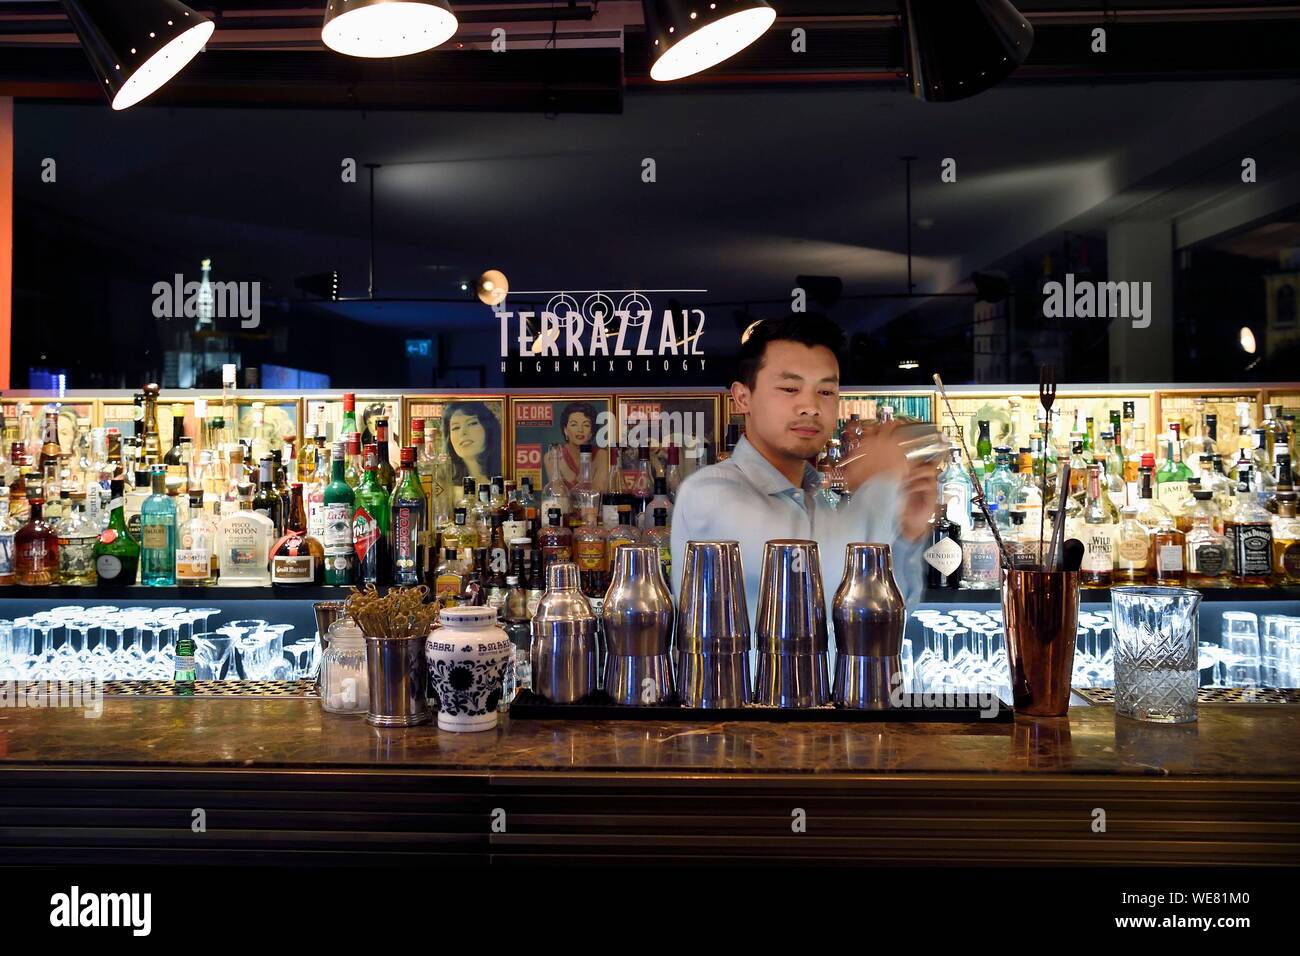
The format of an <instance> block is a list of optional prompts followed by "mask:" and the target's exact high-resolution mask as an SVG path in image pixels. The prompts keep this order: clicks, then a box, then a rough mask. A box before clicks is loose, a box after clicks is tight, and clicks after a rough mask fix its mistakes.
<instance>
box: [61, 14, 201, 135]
mask: <svg viewBox="0 0 1300 956" xmlns="http://www.w3.org/2000/svg"><path fill="white" fill-rule="evenodd" d="M63 8H64V10H65V11H67V14H68V19H69V20H71V21H72V27H73V29H74V30H76V31H77V37H78V38H79V39H80V40H81V48H82V49H83V50H85V51H86V57H87V58H88V59H89V60H90V65H91V66H92V67H93V68H94V70H95V75H96V81H97V82H98V83H100V84H102V86H101V87H100V88H101V89H102V90H103V91H104V93H105V95H106V96H107V97H108V101H109V103H111V104H112V106H113V109H115V110H124V109H127V108H128V107H131V106H135V104H137V103H139V102H140V101H141V100H143V99H145V98H146V97H148V96H150V95H151V94H153V93H156V92H157V91H158V90H160V89H161V88H162V87H164V86H166V85H167V83H168V81H169V80H171V78H172V77H174V76H175V75H176V74H177V73H179V72H180V71H181V70H183V69H185V67H186V66H187V65H188V64H189V62H190V61H191V60H192V59H194V57H195V56H197V55H198V53H199V51H200V50H202V49H203V47H204V46H205V45H206V44H207V42H208V38H209V37H211V36H212V32H213V30H215V29H216V27H215V26H213V24H212V21H211V20H209V19H208V18H207V17H204V16H202V15H201V14H199V13H197V12H196V11H194V10H191V9H190V8H189V7H187V6H185V4H183V3H180V2H179V0H130V2H128V3H123V2H122V0H63Z"/></svg>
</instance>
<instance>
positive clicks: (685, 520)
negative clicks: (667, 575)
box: [669, 471, 727, 598]
mask: <svg viewBox="0 0 1300 956" xmlns="http://www.w3.org/2000/svg"><path fill="white" fill-rule="evenodd" d="M726 484H727V483H726V482H725V481H721V480H719V479H718V478H715V477H714V476H712V475H710V474H709V473H708V472H707V471H697V472H696V473H695V474H693V475H691V476H690V477H689V478H687V479H686V480H685V481H684V482H682V484H681V487H680V488H678V489H677V500H676V501H674V502H673V521H672V549H673V579H672V581H670V582H669V583H670V584H671V585H672V589H673V597H674V598H677V597H679V596H680V595H681V593H682V588H681V585H682V574H683V572H685V570H686V542H688V541H712V540H714V538H715V537H716V535H717V524H716V520H717V518H718V517H719V511H720V508H721V507H722V502H723V500H724V498H723V488H725V486H726Z"/></svg>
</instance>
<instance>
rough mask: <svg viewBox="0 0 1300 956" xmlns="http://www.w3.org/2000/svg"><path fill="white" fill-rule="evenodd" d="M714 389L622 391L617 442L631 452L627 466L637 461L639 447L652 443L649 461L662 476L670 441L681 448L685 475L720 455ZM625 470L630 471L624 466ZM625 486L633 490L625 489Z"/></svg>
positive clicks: (716, 398)
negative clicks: (661, 392)
mask: <svg viewBox="0 0 1300 956" xmlns="http://www.w3.org/2000/svg"><path fill="white" fill-rule="evenodd" d="M719 399H720V396H719V395H717V394H714V393H708V392H700V393H698V394H681V395H671V396H667V395H644V396H642V395H619V396H618V398H617V401H618V422H619V432H618V444H619V445H620V446H621V447H622V448H623V451H624V454H625V455H626V456H628V457H627V458H626V459H625V461H624V466H625V469H629V470H630V469H631V468H633V467H635V465H636V449H637V448H639V447H641V446H642V445H649V446H650V465H651V468H652V469H653V471H654V474H655V477H656V478H659V477H662V476H663V474H664V467H665V465H667V463H668V453H667V448H668V446H669V445H670V444H672V445H676V446H677V447H678V448H680V449H681V454H680V466H681V472H682V478H687V477H689V476H690V475H691V474H692V473H694V472H695V471H696V470H697V469H699V468H703V467H704V466H705V465H707V464H710V463H711V461H713V460H716V459H717V454H718V437H719V436H718V432H719V429H720V427H721V426H720V423H719V421H718V415H719V409H720V407H721V402H720V401H719ZM625 473H627V471H626V470H625ZM626 490H629V491H630V490H631V489H630V488H629V489H626Z"/></svg>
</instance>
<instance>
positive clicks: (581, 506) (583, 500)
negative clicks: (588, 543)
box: [569, 445, 601, 528]
mask: <svg viewBox="0 0 1300 956" xmlns="http://www.w3.org/2000/svg"><path fill="white" fill-rule="evenodd" d="M591 455H592V451H591V446H590V445H583V446H582V447H581V448H580V450H579V453H578V480H577V482H575V483H574V485H573V487H572V488H570V489H569V504H570V506H571V507H572V509H573V514H574V515H575V516H576V518H577V521H578V525H579V526H580V527H581V526H582V525H590V526H591V527H593V528H594V527H597V526H598V525H599V524H600V507H601V495H600V490H599V489H597V488H596V487H594V486H593V485H592V483H591Z"/></svg>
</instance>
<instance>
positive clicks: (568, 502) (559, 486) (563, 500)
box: [542, 445, 573, 518]
mask: <svg viewBox="0 0 1300 956" xmlns="http://www.w3.org/2000/svg"><path fill="white" fill-rule="evenodd" d="M551 452H553V454H550V453H548V455H547V460H548V461H559V460H560V446H559V445H552V446H551ZM569 490H570V489H569V484H568V482H566V481H565V480H564V479H563V478H562V477H561V476H560V472H559V470H558V469H557V470H556V472H555V474H553V475H551V480H550V481H548V482H547V483H546V486H545V487H544V488H543V489H542V514H546V513H547V512H549V511H550V510H551V509H552V508H558V509H559V511H560V516H561V517H565V518H567V517H568V516H569V513H570V512H571V511H572V510H573V501H572V499H571V498H570V497H569Z"/></svg>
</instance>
